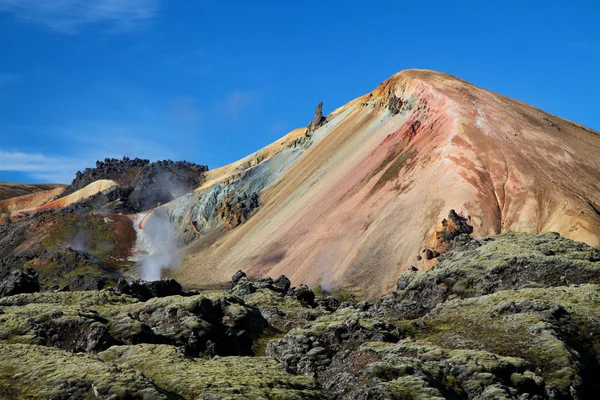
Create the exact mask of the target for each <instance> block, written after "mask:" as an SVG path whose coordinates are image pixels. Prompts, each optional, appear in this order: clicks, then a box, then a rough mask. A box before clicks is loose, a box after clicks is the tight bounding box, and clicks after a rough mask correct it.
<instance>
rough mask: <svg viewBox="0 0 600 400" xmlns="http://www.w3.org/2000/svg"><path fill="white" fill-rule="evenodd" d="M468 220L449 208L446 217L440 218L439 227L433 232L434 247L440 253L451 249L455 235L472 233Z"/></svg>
mask: <svg viewBox="0 0 600 400" xmlns="http://www.w3.org/2000/svg"><path fill="white" fill-rule="evenodd" d="M468 221H469V220H468V219H467V218H464V217H461V216H460V215H458V214H457V213H456V211H454V210H450V212H449V213H448V218H447V219H444V220H442V226H441V228H439V229H438V230H437V231H436V232H435V241H436V249H437V250H438V251H439V252H441V253H444V252H447V251H449V250H452V248H453V247H454V239H455V238H456V237H458V236H459V235H462V234H466V235H470V234H471V233H473V227H472V226H471V225H469V223H468ZM434 258H435V257H434Z"/></svg>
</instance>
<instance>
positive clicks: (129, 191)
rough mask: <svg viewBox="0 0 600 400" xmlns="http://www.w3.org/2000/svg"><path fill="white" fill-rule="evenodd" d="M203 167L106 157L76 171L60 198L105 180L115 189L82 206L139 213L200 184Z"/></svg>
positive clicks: (88, 200) (171, 162)
mask: <svg viewBox="0 0 600 400" xmlns="http://www.w3.org/2000/svg"><path fill="white" fill-rule="evenodd" d="M206 171H208V167H207V166H205V165H198V164H194V163H190V162H187V161H177V162H174V161H170V160H165V161H156V162H150V161H149V160H142V159H139V158H135V159H129V158H127V157H124V158H123V159H122V160H118V159H113V158H107V159H105V160H104V161H97V162H96V167H95V168H86V169H85V170H84V171H83V172H80V171H78V172H77V174H76V176H75V179H74V180H73V182H72V183H71V185H69V186H68V187H67V188H66V190H65V191H64V192H63V193H62V194H61V195H60V197H64V196H67V195H69V194H71V193H73V192H75V191H77V190H80V189H82V188H84V187H86V186H87V185H89V184H90V183H92V182H94V181H98V180H100V179H109V180H113V181H115V182H117V183H118V184H119V186H120V187H119V188H118V189H117V188H113V189H111V190H109V191H106V192H102V193H98V194H96V195H95V196H93V198H90V199H86V200H85V202H84V205H83V206H84V207H86V208H91V209H92V210H100V209H106V210H111V211H113V212H139V211H145V210H148V209H150V208H154V207H156V206H158V205H160V204H164V203H167V202H169V201H171V200H173V199H175V198H177V197H179V196H182V195H184V194H186V193H189V192H190V191H192V190H194V189H195V188H196V187H197V186H198V185H199V184H200V183H201V182H202V176H203V173H204V172H206Z"/></svg>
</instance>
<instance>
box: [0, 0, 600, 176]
mask: <svg viewBox="0 0 600 400" xmlns="http://www.w3.org/2000/svg"><path fill="white" fill-rule="evenodd" d="M598 3H600V2H598V1H591V0H590V1H576V0H574V1H570V2H565V1H481V0H479V1H459V0H456V1H436V0H430V1H428V2H399V1H377V2H365V1H329V2H318V1H302V2H287V1H285V2H283V1H281V2H276V1H268V2H267V1H252V2H250V1H241V0H240V1H237V0H229V1H201V0H187V1H186V0H95V1H91V0H60V1H59V0H0V181H22V182H49V181H50V182H66V183H68V182H70V180H71V179H72V178H73V176H74V173H75V171H77V170H79V169H83V168H85V167H86V166H92V165H93V164H94V162H95V160H96V159H104V158H105V157H118V158H120V157H122V156H123V155H127V156H129V157H136V156H138V157H143V158H150V159H152V160H156V159H167V158H169V159H173V160H175V159H177V160H179V159H185V160H189V161H194V162H197V163H201V164H208V165H209V167H210V168H215V167H218V166H221V165H224V164H227V163H229V162H232V161H234V160H236V159H239V158H241V157H243V156H245V155H247V154H249V153H251V152H253V151H255V150H257V149H259V148H261V147H263V146H264V145H266V144H268V143H270V142H272V141H274V140H276V139H277V138H279V137H281V136H283V135H284V134H285V133H287V132H288V131H290V130H291V129H293V128H296V127H299V126H305V125H306V124H307V123H308V122H309V121H310V120H311V118H312V114H313V112H314V108H315V106H316V104H317V103H318V102H319V101H323V102H324V111H325V112H328V111H331V110H332V109H334V108H336V107H338V106H340V105H343V104H345V103H346V102H348V101H349V100H351V99H353V98H355V97H357V96H359V95H362V94H364V93H367V92H369V91H370V90H372V89H373V88H375V87H376V86H377V85H378V84H379V83H380V82H381V81H383V80H385V79H386V78H387V77H389V76H391V75H392V74H394V73H396V72H398V71H400V70H402V69H406V68H427V69H434V70H439V71H444V72H448V73H451V74H453V75H457V76H459V77H461V78H463V79H465V80H468V81H470V82H472V83H474V84H476V85H479V86H482V87H484V88H486V89H490V90H494V91H497V92H500V93H502V94H504V95H507V96H510V97H513V98H516V99H519V100H522V101H525V102H527V103H530V104H532V105H534V106H536V107H539V108H541V109H544V110H546V111H548V112H550V113H553V114H556V115H559V116H561V117H564V118H568V119H571V120H574V121H577V122H579V123H582V124H584V125H587V126H589V127H591V128H593V129H596V130H600V112H599V109H600V100H599V99H600V96H599V95H598V93H600V72H599V71H600V33H599V29H598V21H600V5H599V4H598Z"/></svg>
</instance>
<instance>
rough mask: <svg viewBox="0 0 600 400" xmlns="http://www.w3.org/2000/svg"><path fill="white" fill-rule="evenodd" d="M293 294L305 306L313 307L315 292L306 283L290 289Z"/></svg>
mask: <svg viewBox="0 0 600 400" xmlns="http://www.w3.org/2000/svg"><path fill="white" fill-rule="evenodd" d="M292 293H293V295H294V296H295V297H296V299H298V300H299V301H300V302H301V303H302V304H304V305H305V306H307V307H315V306H316V304H315V293H314V292H313V291H312V290H311V289H310V288H309V287H308V286H306V285H304V284H302V285H300V286H299V287H298V288H293V289H292Z"/></svg>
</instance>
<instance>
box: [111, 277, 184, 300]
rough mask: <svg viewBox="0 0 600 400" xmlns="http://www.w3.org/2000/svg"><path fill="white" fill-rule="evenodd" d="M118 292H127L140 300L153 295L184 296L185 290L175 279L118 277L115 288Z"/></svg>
mask: <svg viewBox="0 0 600 400" xmlns="http://www.w3.org/2000/svg"><path fill="white" fill-rule="evenodd" d="M116 290H117V292H118V293H123V294H128V295H130V296H133V297H136V298H138V299H140V300H141V301H147V300H150V299H152V298H154V297H166V296H177V295H179V296H185V295H187V293H186V292H184V291H183V288H182V287H181V285H180V284H179V282H177V281H176V280H175V279H163V280H160V281H153V282H146V281H141V280H134V281H127V280H126V279H120V280H119V282H118V283H117V288H116Z"/></svg>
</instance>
